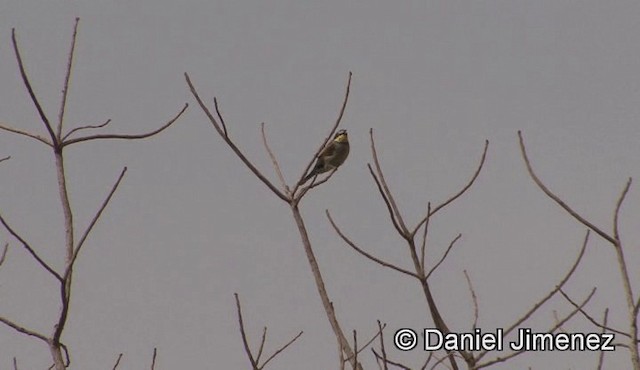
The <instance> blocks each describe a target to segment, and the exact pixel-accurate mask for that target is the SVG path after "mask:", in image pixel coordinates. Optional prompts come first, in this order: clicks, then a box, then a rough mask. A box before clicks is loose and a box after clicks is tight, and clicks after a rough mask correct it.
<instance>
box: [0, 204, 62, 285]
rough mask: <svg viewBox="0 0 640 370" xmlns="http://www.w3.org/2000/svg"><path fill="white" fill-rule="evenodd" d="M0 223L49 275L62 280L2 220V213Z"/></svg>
mask: <svg viewBox="0 0 640 370" xmlns="http://www.w3.org/2000/svg"><path fill="white" fill-rule="evenodd" d="M0 223H2V225H4V227H5V229H7V231H8V232H9V234H11V235H12V236H13V237H14V238H16V239H18V241H19V242H20V244H22V246H23V247H24V248H25V249H26V250H27V251H28V252H29V254H31V256H32V257H33V258H34V259H35V260H36V261H38V263H39V264H40V266H42V267H44V269H45V270H47V271H48V272H49V273H50V274H51V275H53V276H54V277H55V278H56V279H58V281H60V282H62V281H63V279H62V276H60V275H59V274H58V273H57V272H56V271H55V270H54V269H53V268H51V267H50V266H49V265H48V264H47V263H46V262H44V260H43V259H42V258H40V256H38V254H37V253H36V252H35V251H34V250H33V248H31V246H30V245H29V243H27V242H26V241H25V240H24V239H22V237H20V235H18V233H16V232H15V231H14V230H13V229H12V228H11V226H9V225H8V224H7V222H6V221H5V220H4V217H2V215H1V214H0Z"/></svg>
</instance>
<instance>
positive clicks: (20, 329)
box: [0, 316, 49, 343]
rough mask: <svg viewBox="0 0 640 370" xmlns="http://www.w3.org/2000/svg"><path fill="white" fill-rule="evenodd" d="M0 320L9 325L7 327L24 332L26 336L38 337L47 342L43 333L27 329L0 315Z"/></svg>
mask: <svg viewBox="0 0 640 370" xmlns="http://www.w3.org/2000/svg"><path fill="white" fill-rule="evenodd" d="M0 322H1V323H3V324H5V325H7V326H9V327H11V328H13V329H14V330H16V331H18V332H20V333H22V334H26V335H28V336H31V337H35V338H38V339H40V340H43V341H44V342H45V343H49V339H48V338H47V337H45V336H44V335H42V334H40V333H38V332H35V331H33V330H30V329H27V328H25V327H24V326H22V325H18V324H16V323H14V322H13V321H11V320H9V319H5V318H4V317H2V316H0Z"/></svg>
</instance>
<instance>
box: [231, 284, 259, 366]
mask: <svg viewBox="0 0 640 370" xmlns="http://www.w3.org/2000/svg"><path fill="white" fill-rule="evenodd" d="M233 295H234V296H235V297H236V309H237V311H238V323H239V325H240V334H241V335H242V344H243V345H244V351H245V353H246V354H247V357H249V361H250V362H251V368H252V369H253V370H259V369H260V368H259V367H258V362H257V361H256V360H255V359H254V358H253V355H252V354H251V349H250V348H249V341H248V340H247V334H246V333H245V331H244V322H243V320H242V307H240V298H238V293H233Z"/></svg>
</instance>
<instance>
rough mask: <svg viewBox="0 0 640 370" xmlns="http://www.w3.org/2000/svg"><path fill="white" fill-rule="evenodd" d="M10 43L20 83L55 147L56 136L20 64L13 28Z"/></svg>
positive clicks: (20, 59)
mask: <svg viewBox="0 0 640 370" xmlns="http://www.w3.org/2000/svg"><path fill="white" fill-rule="evenodd" d="M11 41H12V42H13V51H14V52H15V54H16V59H17V60H18V67H19V68H20V75H21V76H22V82H23V83H24V86H25V87H26V88H27V91H28V92H29V96H30V97H31V101H33V104H34V105H35V106H36V109H37V110H38V114H39V115H40V119H41V120H42V123H43V124H44V126H45V128H46V129H47V132H49V137H51V143H52V144H51V145H52V146H55V145H56V143H57V142H58V141H57V138H56V135H55V133H54V132H53V128H52V127H51V123H49V119H48V118H47V115H46V114H45V113H44V110H43V109H42V106H40V102H39V101H38V98H37V97H36V94H35V92H34V91H33V88H32V87H31V82H29V77H28V76H27V71H26V70H25V68H24V64H23V63H22V57H21V56H20V49H19V48H18V41H17V40H16V29H15V28H12V29H11ZM27 136H29V135H27ZM32 137H33V136H32ZM34 138H35V137H34Z"/></svg>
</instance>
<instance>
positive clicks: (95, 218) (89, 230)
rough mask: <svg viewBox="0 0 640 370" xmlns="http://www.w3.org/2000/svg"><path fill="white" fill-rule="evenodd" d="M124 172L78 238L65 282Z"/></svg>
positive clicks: (125, 169)
mask: <svg viewBox="0 0 640 370" xmlns="http://www.w3.org/2000/svg"><path fill="white" fill-rule="evenodd" d="M126 172H127V167H125V168H123V169H122V172H120V176H118V180H117V181H116V183H115V184H113V186H112V187H111V191H110V192H109V195H107V197H106V198H105V200H104V201H103V202H102V205H101V206H100V208H99V209H98V212H96V214H95V215H94V216H93V218H92V219H91V222H90V223H89V226H88V227H87V229H86V230H85V231H84V234H82V237H81V238H80V241H79V242H78V246H77V247H76V248H75V250H74V251H73V257H72V258H71V262H70V263H69V264H68V265H67V270H66V271H65V274H64V279H65V280H66V279H67V278H68V277H69V274H70V273H71V271H72V269H73V265H74V263H75V261H76V258H78V253H80V249H81V248H82V246H83V245H84V242H85V240H87V237H88V236H89V233H91V230H92V229H93V226H94V225H95V224H96V222H98V219H99V218H100V216H101V215H102V212H103V211H104V209H105V208H106V207H107V205H108V204H109V201H111V197H113V194H114V193H115V192H116V190H117V189H118V186H119V185H120V182H121V181H122V178H123V177H124V174H125V173H126Z"/></svg>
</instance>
